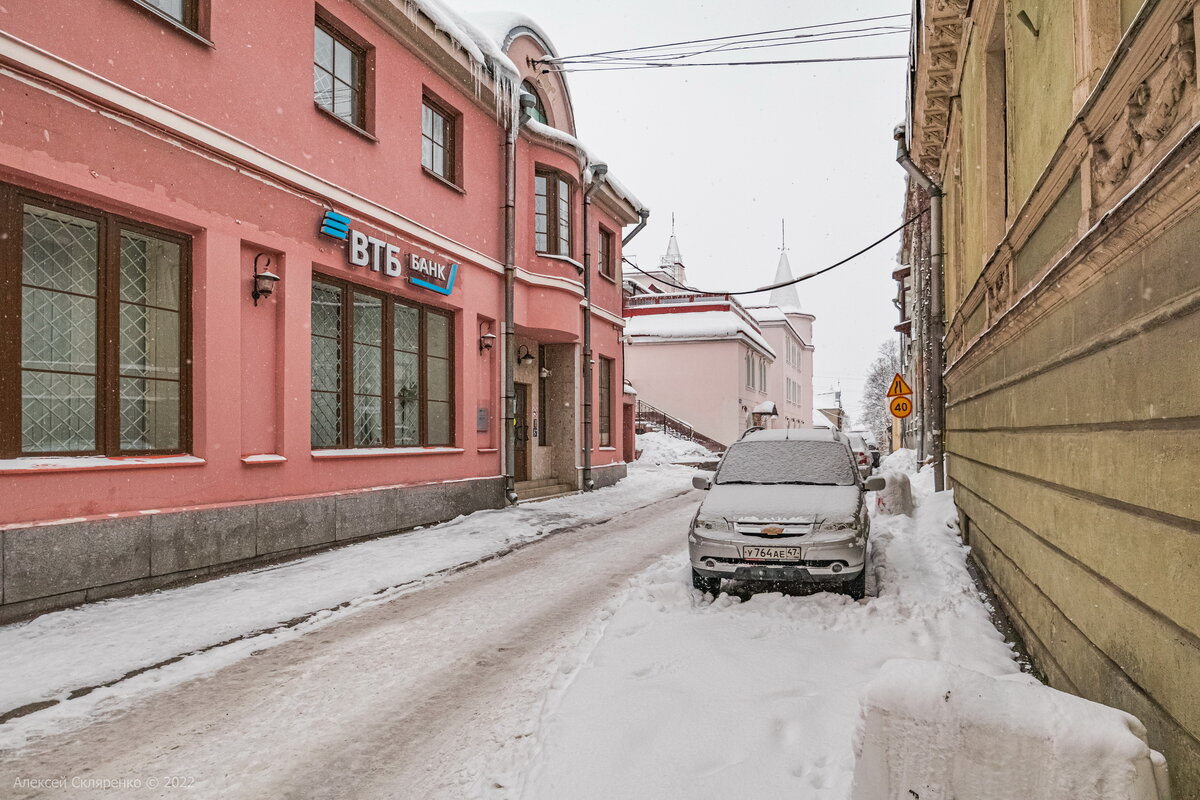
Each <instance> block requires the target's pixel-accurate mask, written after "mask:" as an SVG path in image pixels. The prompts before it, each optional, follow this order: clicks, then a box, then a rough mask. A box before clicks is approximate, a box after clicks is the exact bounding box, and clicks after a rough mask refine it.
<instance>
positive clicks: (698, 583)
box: [688, 430, 884, 599]
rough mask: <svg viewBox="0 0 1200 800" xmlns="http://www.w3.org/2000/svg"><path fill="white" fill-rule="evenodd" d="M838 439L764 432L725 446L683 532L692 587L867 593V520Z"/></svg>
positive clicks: (868, 487) (861, 488) (876, 482)
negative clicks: (813, 587)
mask: <svg viewBox="0 0 1200 800" xmlns="http://www.w3.org/2000/svg"><path fill="white" fill-rule="evenodd" d="M857 466H858V465H857V464H856V463H855V457H854V455H853V454H852V453H851V450H850V444H849V442H848V440H847V438H846V436H845V435H844V434H842V433H839V432H837V431H831V430H765V431H754V432H751V433H747V434H745V435H744V436H743V437H742V438H741V439H739V440H738V441H737V442H734V443H733V444H732V445H730V447H729V449H728V450H727V451H726V452H725V456H724V457H723V458H722V459H721V463H720V464H719V465H718V466H717V472H716V474H715V475H714V476H713V478H712V479H711V480H710V479H708V478H704V477H696V478H694V479H693V481H692V484H693V485H694V486H695V487H696V488H698V489H708V490H710V491H709V494H708V496H707V497H705V498H704V501H703V502H702V503H701V504H700V508H699V510H698V511H697V512H696V516H695V518H693V519H692V525H691V529H690V530H689V531H688V554H689V555H690V556H691V561H692V583H693V585H694V586H695V587H696V588H697V589H699V590H700V591H702V592H708V593H711V594H713V595H714V596H715V595H716V594H717V593H718V592H719V591H720V588H721V579H722V578H726V579H731V580H739V581H787V582H803V583H816V584H834V585H836V586H837V588H839V589H840V590H841V591H844V592H846V593H847V594H849V595H850V596H851V597H853V598H855V599H859V598H861V597H862V596H863V595H864V594H865V593H866V575H867V570H866V553H867V536H868V535H869V533H870V521H869V520H868V518H867V509H866V504H865V503H864V501H863V496H864V492H866V491H878V490H879V489H882V488H883V487H884V479H883V478H880V477H874V478H870V479H868V480H867V481H866V483H865V484H864V483H863V479H862V476H861V475H860V473H859V471H858V469H857Z"/></svg>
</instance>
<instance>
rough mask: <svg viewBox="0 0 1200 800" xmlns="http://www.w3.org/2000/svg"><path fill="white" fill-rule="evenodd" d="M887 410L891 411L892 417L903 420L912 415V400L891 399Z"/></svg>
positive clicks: (903, 398) (902, 398) (904, 398)
mask: <svg viewBox="0 0 1200 800" xmlns="http://www.w3.org/2000/svg"><path fill="white" fill-rule="evenodd" d="M888 408H889V409H890V410H891V412H892V416H893V417H898V418H899V419H904V418H905V417H907V416H908V415H909V414H911V413H912V410H913V404H912V400H909V399H908V398H907V397H893V398H892V402H891V403H889V404H888Z"/></svg>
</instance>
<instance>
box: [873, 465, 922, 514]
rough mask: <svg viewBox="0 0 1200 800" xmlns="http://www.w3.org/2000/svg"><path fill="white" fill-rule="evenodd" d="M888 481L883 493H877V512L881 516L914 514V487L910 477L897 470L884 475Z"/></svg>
mask: <svg viewBox="0 0 1200 800" xmlns="http://www.w3.org/2000/svg"><path fill="white" fill-rule="evenodd" d="M882 475H883V477H884V479H885V480H886V481H887V486H886V487H885V488H884V489H883V491H880V492H876V493H875V510H876V511H878V512H879V513H881V514H903V515H905V516H907V517H911V516H912V514H913V497H912V485H911V484H910V483H909V480H908V475H906V474H905V473H903V472H897V471H895V470H888V471H887V472H884V473H882Z"/></svg>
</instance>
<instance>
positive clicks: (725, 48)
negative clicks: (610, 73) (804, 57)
mask: <svg viewBox="0 0 1200 800" xmlns="http://www.w3.org/2000/svg"><path fill="white" fill-rule="evenodd" d="M908 33H909V30H908V28H898V27H891V26H888V27H874V28H855V29H851V30H846V31H833V32H830V33H825V34H819V35H817V34H810V35H807V36H786V37H779V38H767V39H741V40H738V41H736V42H725V43H723V44H719V45H716V46H715V47H709V48H706V49H704V50H683V51H670V50H668V51H665V52H661V53H656V54H654V55H605V56H579V57H577V58H572V59H546V60H544V61H543V63H552V64H555V65H561V64H564V63H569V64H600V63H605V62H609V61H647V60H651V59H653V60H665V59H675V58H691V57H693V56H700V55H706V54H709V53H718V52H720V53H732V52H736V51H739V50H765V49H769V48H774V47H795V46H797V45H804V44H823V43H826V42H844V41H849V40H853V39H872V38H875V37H877V36H899V35H908Z"/></svg>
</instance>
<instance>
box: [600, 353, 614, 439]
mask: <svg viewBox="0 0 1200 800" xmlns="http://www.w3.org/2000/svg"><path fill="white" fill-rule="evenodd" d="M612 375H613V361H612V359H611V358H604V357H603V356H601V357H600V381H599V382H600V409H599V411H600V446H601V447H612Z"/></svg>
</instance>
